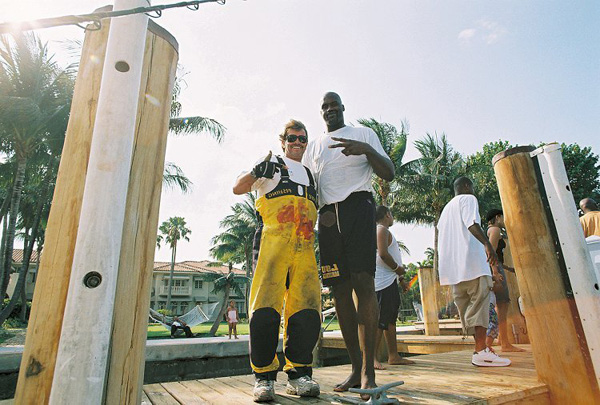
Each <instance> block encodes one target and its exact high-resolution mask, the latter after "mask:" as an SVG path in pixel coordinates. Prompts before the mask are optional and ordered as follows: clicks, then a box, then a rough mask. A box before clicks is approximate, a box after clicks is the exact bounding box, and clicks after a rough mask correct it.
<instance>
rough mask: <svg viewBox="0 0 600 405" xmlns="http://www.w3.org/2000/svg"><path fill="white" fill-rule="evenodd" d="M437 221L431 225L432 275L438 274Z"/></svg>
mask: <svg viewBox="0 0 600 405" xmlns="http://www.w3.org/2000/svg"><path fill="white" fill-rule="evenodd" d="M437 224H438V221H437V220H436V221H434V223H433V229H434V233H433V235H434V236H433V274H438V265H439V261H438V239H439V231H438V228H437Z"/></svg>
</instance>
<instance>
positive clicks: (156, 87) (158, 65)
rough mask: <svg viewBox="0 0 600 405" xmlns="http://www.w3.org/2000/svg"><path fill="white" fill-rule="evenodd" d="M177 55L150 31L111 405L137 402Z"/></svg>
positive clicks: (126, 231) (114, 334)
mask: <svg viewBox="0 0 600 405" xmlns="http://www.w3.org/2000/svg"><path fill="white" fill-rule="evenodd" d="M176 69H177V52H176V50H175V48H174V47H173V46H172V45H171V43H170V42H169V41H168V40H166V39H165V38H162V37H160V36H158V35H156V34H155V33H154V32H151V31H150V30H148V34H147V36H146V49H145V59H144V69H143V72H142V83H141V91H140V95H139V107H138V113H137V116H138V120H137V125H136V130H135V144H134V153H133V158H132V163H131V173H130V178H129V188H128V192H127V205H126V209H125V225H124V227H123V241H122V244H121V256H120V260H119V274H118V279H117V290H116V295H115V311H114V322H113V331H112V337H111V341H112V342H116V344H113V345H112V349H111V354H110V356H111V357H110V366H109V376H108V386H107V393H106V403H109V404H126V403H127V404H137V403H139V396H140V395H141V388H142V384H143V376H144V363H145V347H146V336H147V333H148V309H149V304H150V289H151V284H152V269H153V266H154V251H155V248H156V231H157V229H158V212H159V206H160V195H161V190H162V183H163V170H164V159H165V150H166V143H167V132H168V126H169V114H170V107H171V90H172V88H173V83H174V80H175V71H176Z"/></svg>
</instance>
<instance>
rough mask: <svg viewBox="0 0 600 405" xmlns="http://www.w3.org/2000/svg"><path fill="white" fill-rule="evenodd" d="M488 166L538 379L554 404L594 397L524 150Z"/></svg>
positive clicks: (586, 352)
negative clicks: (491, 167)
mask: <svg viewBox="0 0 600 405" xmlns="http://www.w3.org/2000/svg"><path fill="white" fill-rule="evenodd" d="M494 171H495V174H496V178H497V180H498V189H499V191H500V197H501V199H502V207H503V210H504V217H505V223H506V229H507V232H508V236H509V239H510V240H511V250H512V253H513V260H514V264H515V267H516V268H517V269H518V272H517V278H518V282H519V288H520V290H521V295H522V297H523V302H524V307H525V308H524V310H525V316H526V318H527V327H528V331H529V333H530V337H531V341H532V342H533V354H534V358H535V362H536V367H537V373H538V376H539V378H540V379H541V380H542V381H543V382H545V383H546V384H548V387H549V388H550V391H551V396H552V398H553V399H554V400H555V401H557V403H574V404H575V403H581V404H585V403H589V401H590V400H593V399H595V400H596V401H600V391H599V389H598V384H597V382H596V378H595V375H594V374H593V366H592V364H591V361H590V356H589V350H588V348H587V345H586V342H585V338H584V336H583V330H582V327H581V323H580V321H579V315H578V313H577V308H576V306H575V302H574V300H573V298H569V297H568V296H567V294H566V289H565V285H564V282H563V278H562V272H561V268H560V265H559V262H558V259H557V256H556V253H555V241H554V239H553V237H552V231H551V227H550V224H549V222H548V219H547V217H546V213H545V208H544V203H543V202H542V198H541V195H540V184H539V183H538V181H537V179H536V174H535V167H534V162H533V160H532V158H531V157H530V150H523V149H522V148H521V149H516V148H515V149H513V150H509V151H506V152H504V153H503V154H502V155H500V154H499V155H497V156H496V157H495V158H494Z"/></svg>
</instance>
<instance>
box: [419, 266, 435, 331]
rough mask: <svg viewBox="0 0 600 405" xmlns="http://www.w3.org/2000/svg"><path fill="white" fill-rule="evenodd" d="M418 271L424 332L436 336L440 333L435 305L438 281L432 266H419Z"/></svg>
mask: <svg viewBox="0 0 600 405" xmlns="http://www.w3.org/2000/svg"><path fill="white" fill-rule="evenodd" d="M418 273H419V274H418V275H419V289H420V290H421V304H422V305H423V322H424V324H425V334H426V335H428V336H438V335H439V334H440V326H439V321H438V305H437V292H438V288H437V287H436V285H437V284H439V283H438V281H437V277H436V275H435V273H434V269H433V267H421V268H419V269H418Z"/></svg>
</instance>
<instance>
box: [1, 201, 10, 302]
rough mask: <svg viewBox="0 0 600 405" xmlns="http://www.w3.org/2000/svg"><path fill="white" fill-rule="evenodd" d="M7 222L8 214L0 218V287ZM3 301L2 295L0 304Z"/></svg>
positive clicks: (2, 274) (2, 282)
mask: <svg viewBox="0 0 600 405" xmlns="http://www.w3.org/2000/svg"><path fill="white" fill-rule="evenodd" d="M7 199H8V198H7ZM7 222H8V214H5V215H4V216H3V217H2V241H0V258H2V259H0V286H2V285H4V277H5V272H4V255H5V254H6V234H7V233H8V232H7V229H8V225H7ZM8 276H9V277H10V273H8ZM5 294H6V293H5ZM3 299H4V295H1V296H0V302H2V300H3Z"/></svg>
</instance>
